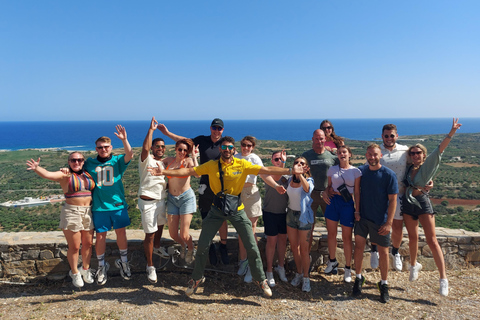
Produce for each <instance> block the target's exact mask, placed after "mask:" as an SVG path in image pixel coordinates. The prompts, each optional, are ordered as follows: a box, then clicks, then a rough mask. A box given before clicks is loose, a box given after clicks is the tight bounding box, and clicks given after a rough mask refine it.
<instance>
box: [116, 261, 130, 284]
mask: <svg viewBox="0 0 480 320" xmlns="http://www.w3.org/2000/svg"><path fill="white" fill-rule="evenodd" d="M115 266H116V267H117V268H118V269H120V275H121V276H122V278H123V279H125V280H130V278H131V277H132V273H131V272H130V265H129V264H128V261H127V262H123V261H122V260H121V259H117V260H115Z"/></svg>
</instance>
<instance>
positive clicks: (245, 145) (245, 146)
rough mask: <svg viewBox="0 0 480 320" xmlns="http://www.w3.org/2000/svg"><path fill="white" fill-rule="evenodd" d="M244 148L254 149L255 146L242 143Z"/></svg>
mask: <svg viewBox="0 0 480 320" xmlns="http://www.w3.org/2000/svg"><path fill="white" fill-rule="evenodd" d="M242 147H244V148H253V144H246V143H242Z"/></svg>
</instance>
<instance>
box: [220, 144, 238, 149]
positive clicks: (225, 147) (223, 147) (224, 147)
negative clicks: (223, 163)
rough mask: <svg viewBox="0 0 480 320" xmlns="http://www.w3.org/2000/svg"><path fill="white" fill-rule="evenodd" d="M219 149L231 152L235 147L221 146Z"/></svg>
mask: <svg viewBox="0 0 480 320" xmlns="http://www.w3.org/2000/svg"><path fill="white" fill-rule="evenodd" d="M221 148H222V150H227V149H228V150H233V148H235V147H234V146H232V145H231V144H230V145H228V146H227V145H224V144H223V145H222V147H221Z"/></svg>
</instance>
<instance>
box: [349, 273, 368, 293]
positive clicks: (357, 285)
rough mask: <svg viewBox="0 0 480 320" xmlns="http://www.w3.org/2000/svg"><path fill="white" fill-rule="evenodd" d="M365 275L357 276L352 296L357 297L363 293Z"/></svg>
mask: <svg viewBox="0 0 480 320" xmlns="http://www.w3.org/2000/svg"><path fill="white" fill-rule="evenodd" d="M365 280H366V279H365V277H362V278H361V279H359V278H358V277H357V278H355V283H354V284H353V291H352V296H354V297H356V296H359V295H361V294H362V287H363V285H364V284H365Z"/></svg>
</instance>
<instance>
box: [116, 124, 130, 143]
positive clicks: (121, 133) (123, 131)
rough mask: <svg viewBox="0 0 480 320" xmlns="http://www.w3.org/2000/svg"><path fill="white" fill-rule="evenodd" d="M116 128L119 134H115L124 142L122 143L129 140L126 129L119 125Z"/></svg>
mask: <svg viewBox="0 0 480 320" xmlns="http://www.w3.org/2000/svg"><path fill="white" fill-rule="evenodd" d="M115 128H116V129H117V132H114V133H115V135H116V136H117V138H118V139H120V140H122V141H123V140H126V139H127V130H126V129H125V127H123V126H121V125H119V124H118V125H117V126H116V127H115Z"/></svg>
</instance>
